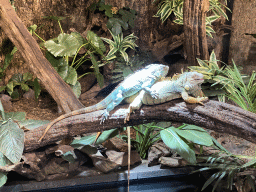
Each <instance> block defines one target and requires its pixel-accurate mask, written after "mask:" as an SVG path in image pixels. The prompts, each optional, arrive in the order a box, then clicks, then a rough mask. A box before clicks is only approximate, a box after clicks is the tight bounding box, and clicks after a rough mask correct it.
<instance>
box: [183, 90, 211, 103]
mask: <svg viewBox="0 0 256 192" xmlns="http://www.w3.org/2000/svg"><path fill="white" fill-rule="evenodd" d="M181 97H182V99H183V100H184V101H186V102H187V103H199V104H201V105H204V104H203V103H202V102H203V101H207V100H208V97H197V98H195V97H191V96H189V95H188V93H187V92H186V91H184V92H182V93H181Z"/></svg>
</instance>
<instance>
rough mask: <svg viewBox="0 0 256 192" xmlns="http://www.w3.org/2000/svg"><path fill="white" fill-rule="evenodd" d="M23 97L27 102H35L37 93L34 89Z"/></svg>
mask: <svg viewBox="0 0 256 192" xmlns="http://www.w3.org/2000/svg"><path fill="white" fill-rule="evenodd" d="M23 97H24V98H25V99H27V100H35V91H34V90H33V89H29V90H28V91H27V92H26V93H24V94H23Z"/></svg>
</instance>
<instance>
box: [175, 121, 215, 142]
mask: <svg viewBox="0 0 256 192" xmlns="http://www.w3.org/2000/svg"><path fill="white" fill-rule="evenodd" d="M175 131H176V132H177V133H178V134H179V135H180V136H182V137H184V138H185V139H187V140H190V141H192V142H193V143H196V144H199V145H205V146H211V145H213V142H212V137H211V136H210V135H209V134H208V133H207V132H206V131H205V130H204V129H203V128H201V127H198V126H195V125H186V126H185V127H182V128H181V129H175Z"/></svg>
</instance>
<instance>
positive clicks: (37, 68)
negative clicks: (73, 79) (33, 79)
mask: <svg viewBox="0 0 256 192" xmlns="http://www.w3.org/2000/svg"><path fill="white" fill-rule="evenodd" d="M0 16H1V18H0V26H1V28H2V30H3V31H4V32H5V33H6V35H7V36H8V37H9V38H10V40H11V41H12V42H13V44H14V45H15V46H16V47H17V48H18V50H19V51H20V53H21V54H22V56H23V58H24V59H25V61H26V62H27V64H28V65H29V67H30V69H31V71H32V72H33V73H34V74H35V75H36V76H37V77H38V79H39V80H40V81H41V82H42V84H43V85H44V86H45V88H46V89H47V91H48V92H49V93H50V94H51V95H52V97H53V98H54V99H55V101H56V102H57V103H58V105H59V106H60V107H61V108H62V109H63V111H65V112H66V113H67V112H70V111H72V110H77V109H79V108H82V107H83V105H82V104H81V103H80V102H79V101H78V99H77V98H76V96H75V94H74V93H73V91H72V89H71V88H70V87H69V86H68V85H67V84H66V83H65V82H64V81H63V80H62V78H61V77H60V76H59V75H58V73H57V72H56V71H55V70H54V68H53V67H52V66H51V64H50V63H49V61H48V60H47V59H46V58H45V57H44V55H43V53H42V52H41V50H40V48H39V46H38V44H37V42H36V41H35V39H34V38H33V37H32V36H31V34H30V33H29V32H28V30H27V28H26V27H25V25H24V24H23V23H22V22H21V20H20V19H19V18H18V16H17V14H16V13H15V11H14V9H13V7H12V6H11V5H10V3H9V1H8V0H1V2H0Z"/></svg>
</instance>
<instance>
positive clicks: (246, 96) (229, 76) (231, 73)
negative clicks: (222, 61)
mask: <svg viewBox="0 0 256 192" xmlns="http://www.w3.org/2000/svg"><path fill="white" fill-rule="evenodd" d="M197 61H198V63H199V66H191V67H189V69H191V70H192V71H197V72H199V73H202V74H203V75H204V78H205V79H206V81H207V82H208V83H210V84H211V87H213V88H214V90H212V91H211V92H216V94H221V95H224V96H225V97H227V98H228V99H231V100H232V101H234V102H235V103H236V104H237V105H239V106H240V107H241V108H243V109H244V110H247V111H251V112H254V113H255V112H256V100H255V98H256V82H255V80H256V79H255V76H256V74H255V72H254V71H253V72H252V75H251V76H250V77H249V76H248V75H242V74H241V73H240V70H239V69H238V67H237V66H236V64H235V63H234V61H233V67H230V66H224V67H225V68H224V67H222V68H220V67H219V66H218V64H217V62H218V60H217V59H216V55H215V54H214V52H212V53H211V56H210V60H209V61H203V60H201V59H197ZM247 79H249V80H248V82H247ZM202 88H204V87H203V86H202ZM220 90H223V91H224V93H223V92H220ZM205 94H206V95H207V96H208V95H210V94H207V91H206V92H205Z"/></svg>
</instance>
